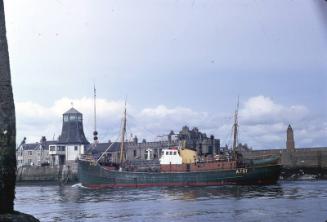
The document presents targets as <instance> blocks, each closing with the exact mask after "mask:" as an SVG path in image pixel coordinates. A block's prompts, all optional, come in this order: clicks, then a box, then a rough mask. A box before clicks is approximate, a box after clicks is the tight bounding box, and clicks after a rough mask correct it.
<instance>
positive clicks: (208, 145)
mask: <svg viewBox="0 0 327 222" xmlns="http://www.w3.org/2000/svg"><path fill="white" fill-rule="evenodd" d="M177 137H178V140H179V141H185V143H186V144H185V146H186V147H187V148H191V149H194V150H196V151H197V153H198V155H200V156H201V155H215V154H218V153H219V152H220V140H219V139H215V137H214V136H213V135H211V136H210V137H207V135H206V134H205V133H201V132H200V131H199V129H198V128H196V127H194V128H193V129H192V130H190V129H189V128H188V127H187V126H184V127H183V128H182V130H181V131H180V132H179V133H178V135H177Z"/></svg>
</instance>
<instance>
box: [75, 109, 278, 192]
mask: <svg viewBox="0 0 327 222" xmlns="http://www.w3.org/2000/svg"><path fill="white" fill-rule="evenodd" d="M125 134H126V104H125V109H124V117H123V121H122V128H121V141H120V161H119V163H105V162H104V161H102V159H103V157H104V156H105V155H106V153H107V152H108V151H109V150H110V148H111V146H112V145H113V144H114V143H112V144H111V145H110V146H109V147H108V148H107V150H106V151H105V152H104V153H102V155H101V156H100V157H99V158H98V159H95V158H94V157H93V156H92V155H85V156H83V158H81V159H80V160H79V164H78V165H79V166H78V176H79V180H80V182H81V183H82V185H83V186H85V187H88V188H94V189H101V188H122V187H129V188H140V187H159V186H218V185H238V184H240V185H248V184H273V183H276V181H277V180H278V178H279V175H280V170H281V166H280V157H279V156H264V157H261V158H257V159H244V158H243V157H242V155H241V154H240V153H238V152H237V151H236V149H235V148H236V145H237V134H238V105H237V109H236V111H235V115H234V125H233V134H234V136H233V147H232V151H231V152H229V153H228V154H224V155H216V156H213V157H211V158H200V157H199V156H198V155H197V153H196V151H194V150H192V149H188V148H186V147H185V146H183V145H180V146H178V147H167V148H166V149H162V151H161V157H160V158H159V161H157V162H151V164H146V165H145V164H135V163H133V162H131V161H128V160H125V155H124V153H125V146H124V140H125Z"/></svg>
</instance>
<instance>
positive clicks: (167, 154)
mask: <svg viewBox="0 0 327 222" xmlns="http://www.w3.org/2000/svg"><path fill="white" fill-rule="evenodd" d="M160 164H182V157H180V155H179V153H178V150H177V149H163V150H162V151H161V157H160Z"/></svg>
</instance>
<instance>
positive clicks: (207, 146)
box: [88, 126, 220, 163]
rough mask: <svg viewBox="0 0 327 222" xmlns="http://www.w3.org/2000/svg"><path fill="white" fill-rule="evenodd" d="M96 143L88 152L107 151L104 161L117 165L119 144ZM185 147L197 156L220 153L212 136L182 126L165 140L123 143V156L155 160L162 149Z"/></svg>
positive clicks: (94, 153)
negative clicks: (176, 132)
mask: <svg viewBox="0 0 327 222" xmlns="http://www.w3.org/2000/svg"><path fill="white" fill-rule="evenodd" d="M111 144H112V143H98V144H96V145H95V146H94V145H89V147H88V148H89V149H88V151H89V152H92V154H93V155H94V156H95V157H100V155H101V154H102V153H103V152H105V151H106V150H107V148H109V147H110V146H111V147H110V149H108V150H107V154H106V159H107V160H108V161H111V162H114V163H118V162H119V158H120V143H114V144H112V145H111ZM180 145H181V146H185V147H187V148H190V149H193V150H196V151H197V153H198V155H200V156H201V155H215V154H218V153H219V152H220V140H219V139H215V138H214V136H210V138H208V137H207V135H206V134H205V133H201V132H200V131H199V130H198V129H197V128H193V129H192V130H190V129H189V128H188V127H187V126H184V127H183V128H182V130H181V131H180V132H179V133H178V134H175V133H174V132H173V131H170V133H169V134H168V135H167V139H166V140H162V141H156V142H147V141H146V140H144V139H143V141H142V142H138V139H137V137H134V139H133V141H132V142H125V155H126V159H127V160H148V159H151V160H155V159H159V158H160V155H161V151H162V149H165V148H169V147H177V146H180Z"/></svg>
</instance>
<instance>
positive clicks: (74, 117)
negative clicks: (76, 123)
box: [69, 115, 77, 120]
mask: <svg viewBox="0 0 327 222" xmlns="http://www.w3.org/2000/svg"><path fill="white" fill-rule="evenodd" d="M76 119H77V116H76V115H70V116H69V120H76Z"/></svg>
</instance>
